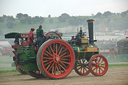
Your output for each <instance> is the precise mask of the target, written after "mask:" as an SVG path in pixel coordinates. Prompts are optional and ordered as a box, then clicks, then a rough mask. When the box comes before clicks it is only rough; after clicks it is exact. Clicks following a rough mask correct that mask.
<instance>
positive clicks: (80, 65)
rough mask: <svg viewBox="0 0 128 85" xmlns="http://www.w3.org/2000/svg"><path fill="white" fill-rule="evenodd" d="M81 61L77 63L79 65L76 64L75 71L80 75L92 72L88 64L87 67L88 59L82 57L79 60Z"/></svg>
mask: <svg viewBox="0 0 128 85" xmlns="http://www.w3.org/2000/svg"><path fill="white" fill-rule="evenodd" d="M78 62H79V63H77V65H75V71H76V72H77V73H78V74H79V75H87V74H89V73H90V70H89V67H88V65H87V66H86V67H85V66H84V65H85V64H88V61H87V60H86V59H80V60H78Z"/></svg>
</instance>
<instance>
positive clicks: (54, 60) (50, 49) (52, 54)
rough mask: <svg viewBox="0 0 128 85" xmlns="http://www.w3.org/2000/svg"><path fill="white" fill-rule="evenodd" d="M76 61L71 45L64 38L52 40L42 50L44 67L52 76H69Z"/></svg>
mask: <svg viewBox="0 0 128 85" xmlns="http://www.w3.org/2000/svg"><path fill="white" fill-rule="evenodd" d="M59 43H60V44H59ZM74 61H75V56H74V52H73V50H72V48H71V46H70V45H69V44H68V43H67V42H64V41H63V40H52V41H50V42H49V43H47V44H46V46H45V47H44V49H43V50H42V55H41V62H42V68H43V69H44V71H45V73H46V74H47V75H49V76H50V77H51V78H64V77H65V76H67V75H68V74H69V73H70V72H71V71H72V69H73V66H74Z"/></svg>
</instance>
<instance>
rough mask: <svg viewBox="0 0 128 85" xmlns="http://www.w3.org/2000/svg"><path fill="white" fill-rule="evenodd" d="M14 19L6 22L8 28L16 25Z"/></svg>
mask: <svg viewBox="0 0 128 85" xmlns="http://www.w3.org/2000/svg"><path fill="white" fill-rule="evenodd" d="M14 25H15V24H14V21H9V22H7V23H6V26H7V28H13V27H14Z"/></svg>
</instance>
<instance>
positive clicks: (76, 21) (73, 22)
mask: <svg viewBox="0 0 128 85" xmlns="http://www.w3.org/2000/svg"><path fill="white" fill-rule="evenodd" d="M68 21H69V24H70V25H74V26H76V25H82V24H83V21H84V19H80V18H79V17H74V16H73V17H70V18H69V20H68Z"/></svg>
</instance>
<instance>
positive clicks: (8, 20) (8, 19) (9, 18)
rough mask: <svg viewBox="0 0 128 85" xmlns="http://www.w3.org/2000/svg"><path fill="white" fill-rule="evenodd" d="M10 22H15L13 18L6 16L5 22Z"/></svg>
mask: <svg viewBox="0 0 128 85" xmlns="http://www.w3.org/2000/svg"><path fill="white" fill-rule="evenodd" d="M10 21H15V19H14V17H13V16H8V17H7V22H10Z"/></svg>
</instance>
